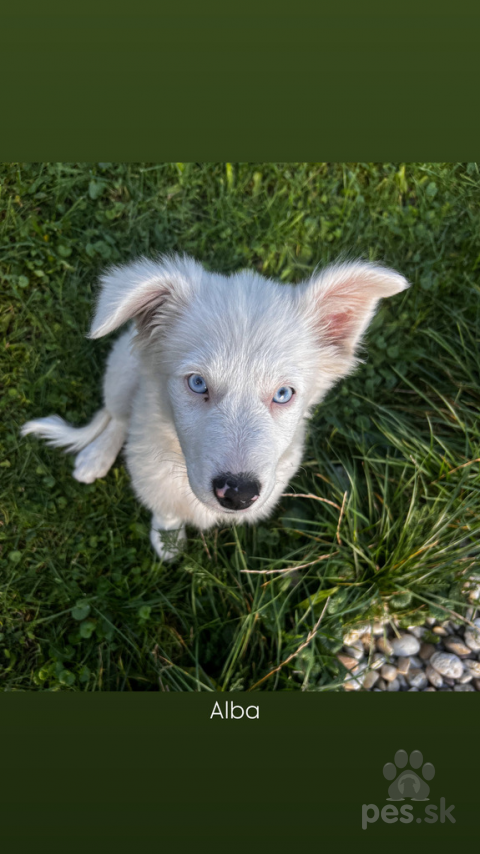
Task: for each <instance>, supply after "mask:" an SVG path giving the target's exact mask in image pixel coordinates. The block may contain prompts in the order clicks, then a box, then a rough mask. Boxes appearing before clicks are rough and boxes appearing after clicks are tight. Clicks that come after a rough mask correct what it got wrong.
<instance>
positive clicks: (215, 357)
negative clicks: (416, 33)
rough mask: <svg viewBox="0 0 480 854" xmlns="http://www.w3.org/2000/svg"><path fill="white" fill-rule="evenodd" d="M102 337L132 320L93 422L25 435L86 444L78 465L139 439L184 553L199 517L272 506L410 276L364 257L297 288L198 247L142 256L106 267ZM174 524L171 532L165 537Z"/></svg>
mask: <svg viewBox="0 0 480 854" xmlns="http://www.w3.org/2000/svg"><path fill="white" fill-rule="evenodd" d="M101 285H102V288H101V292H100V297H99V301H98V305H97V310H96V313H95V316H94V319H93V323H92V328H91V331H90V335H89V337H90V338H101V337H102V336H103V335H107V334H108V333H109V332H113V331H114V330H115V329H117V328H118V327H120V326H122V325H123V324H124V323H126V322H127V321H129V320H131V319H132V318H133V319H134V320H135V322H134V324H132V325H131V326H130V328H129V329H128V330H127V331H126V332H125V333H124V334H123V335H122V336H121V337H120V338H119V339H118V340H117V341H116V342H115V344H114V346H113V349H112V351H111V353H110V356H109V359H108V364H107V369H106V373H105V379H104V407H103V409H101V410H100V411H99V412H98V413H97V414H96V415H95V417H94V418H93V420H92V421H91V423H90V424H89V425H88V426H86V427H82V428H80V429H75V428H74V427H71V426H70V425H68V424H67V423H66V422H65V421H63V420H62V419H61V418H59V417H58V416H57V415H51V416H50V417H48V418H41V419H38V420H36V421H29V422H28V423H27V424H25V425H24V427H23V429H22V433H23V434H26V433H37V434H38V435H39V436H42V437H43V438H45V439H47V440H48V441H49V442H50V444H52V445H56V446H61V447H65V448H66V450H67V451H74V452H80V453H78V455H77V457H76V462H75V471H74V473H73V474H74V477H75V478H76V479H77V480H79V481H82V482H83V483H92V482H93V481H94V480H95V479H96V478H99V477H104V476H105V475H106V474H107V472H108V470H109V468H110V467H111V466H112V464H113V462H114V460H115V458H116V456H117V454H118V453H119V451H120V449H121V448H122V446H123V445H124V444H125V443H126V459H127V466H128V470H129V472H130V475H131V478H132V482H133V486H134V489H135V491H136V493H137V495H138V498H139V499H140V501H141V502H143V504H144V505H146V506H147V507H148V508H149V509H150V510H151V511H152V513H153V517H152V531H151V535H150V536H151V540H152V544H153V546H154V548H155V550H156V551H157V553H158V555H159V556H160V557H161V558H163V559H164V560H168V559H171V558H172V557H174V556H175V554H176V553H177V549H178V544H176V543H175V542H172V535H170V536H168V535H167V536H165V534H166V532H172V533H173V532H175V534H174V537H173V540H175V538H177V539H178V538H179V537H180V538H183V537H184V536H185V524H186V523H187V524H191V525H195V526H196V527H197V528H199V529H200V530H206V529H207V528H210V527H212V526H213V525H216V524H219V523H221V524H225V523H231V522H234V523H240V522H255V521H256V520H257V519H262V518H264V517H266V516H268V515H269V514H270V513H271V512H272V510H273V508H274V507H275V504H276V502H277V501H278V499H279V497H280V495H281V493H282V492H283V490H284V488H285V486H286V484H287V482H288V481H289V480H290V478H291V477H292V475H294V474H295V472H296V471H297V468H298V466H299V464H300V461H301V457H302V450H303V441H304V433H305V424H306V418H308V416H309V415H310V414H311V411H312V408H313V407H314V406H315V405H316V404H317V403H319V401H320V400H322V398H323V397H324V396H325V394H326V392H327V391H328V390H329V389H330V388H331V387H332V386H333V385H334V383H335V382H336V381H337V380H338V379H339V378H340V377H344V376H345V375H346V374H348V373H349V372H350V371H351V370H352V368H353V367H354V366H355V364H356V362H357V359H356V357H355V353H356V349H357V347H358V344H359V343H360V340H361V336H362V334H363V333H364V332H365V330H366V328H367V326H368V323H369V322H370V320H371V318H372V317H373V314H374V312H375V309H376V307H377V304H378V301H379V300H380V299H381V298H382V297H389V296H392V295H393V294H396V293H398V292H399V291H403V290H404V289H405V288H406V287H408V283H407V282H406V280H405V279H404V278H403V277H402V276H401V275H400V274H399V273H396V272H395V271H393V270H389V269H386V268H384V267H380V266H378V265H376V264H371V263H363V262H354V263H344V264H337V265H334V266H331V267H328V268H327V269H325V270H324V271H323V272H321V273H315V274H314V275H313V277H312V278H311V279H310V281H308V282H304V283H302V284H300V285H297V286H296V287H294V286H291V285H280V284H277V283H275V282H272V281H270V280H268V279H265V278H263V277H262V276H260V275H258V274H257V273H252V272H247V271H244V272H241V273H236V274H234V275H232V276H223V275H219V274H217V273H210V272H208V271H207V270H205V269H204V268H203V267H202V266H201V265H200V264H199V263H197V262H196V261H193V260H192V259H190V258H187V257H179V256H175V257H163V258H160V259H159V260H158V261H155V262H154V261H150V260H146V259H141V260H139V261H136V262H134V263H132V264H129V265H128V266H125V267H114V268H113V269H111V270H109V271H108V272H107V273H106V274H105V275H104V276H103V277H102V279H101ZM162 534H163V536H162Z"/></svg>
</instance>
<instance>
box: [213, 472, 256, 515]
mask: <svg viewBox="0 0 480 854" xmlns="http://www.w3.org/2000/svg"><path fill="white" fill-rule="evenodd" d="M212 487H213V494H214V495H215V498H216V499H217V501H218V503H219V504H221V506H222V507H225V509H226V510H235V511H236V510H247V509H248V508H249V507H251V506H252V504H253V503H254V502H255V501H256V500H257V498H258V497H259V495H260V489H261V486H260V483H259V482H258V480H257V479H256V478H255V477H253V476H252V475H250V474H244V473H241V474H231V472H225V473H222V474H219V475H218V477H215V478H214V479H213V480H212Z"/></svg>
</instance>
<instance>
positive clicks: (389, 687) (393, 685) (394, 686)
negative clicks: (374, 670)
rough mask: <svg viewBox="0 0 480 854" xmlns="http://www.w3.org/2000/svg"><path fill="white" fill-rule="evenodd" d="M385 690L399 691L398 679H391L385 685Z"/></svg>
mask: <svg viewBox="0 0 480 854" xmlns="http://www.w3.org/2000/svg"><path fill="white" fill-rule="evenodd" d="M387 691H400V682H399V681H398V679H393V680H392V681H391V682H389V683H388V685H387Z"/></svg>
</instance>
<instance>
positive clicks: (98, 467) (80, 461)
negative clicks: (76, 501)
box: [73, 418, 127, 483]
mask: <svg viewBox="0 0 480 854" xmlns="http://www.w3.org/2000/svg"><path fill="white" fill-rule="evenodd" d="M126 434H127V424H126V422H125V421H117V419H116V418H112V420H111V421H110V422H109V423H108V426H107V427H106V428H105V430H104V431H103V433H100V436H97V438H96V439H94V440H93V442H90V444H89V445H87V447H86V448H84V449H83V451H80V453H79V454H77V456H76V457H75V468H74V470H73V476H74V478H75V480H78V481H80V483H93V481H94V480H97V478H99V477H105V475H106V474H107V472H108V471H109V470H110V469H111V467H112V466H113V464H114V462H115V460H116V458H117V455H118V453H119V451H120V450H121V448H122V445H123V443H124V442H125V437H126Z"/></svg>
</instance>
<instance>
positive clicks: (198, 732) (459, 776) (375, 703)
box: [0, 693, 480, 854]
mask: <svg viewBox="0 0 480 854" xmlns="http://www.w3.org/2000/svg"><path fill="white" fill-rule="evenodd" d="M216 700H218V701H219V703H220V704H221V707H222V709H223V708H224V705H225V703H227V702H228V703H230V702H231V701H232V700H233V702H234V703H235V704H236V705H237V706H239V705H242V706H244V707H246V706H247V705H248V704H255V705H257V704H258V706H259V715H260V716H259V719H258V720H249V721H247V720H245V719H244V718H243V719H242V720H237V721H232V720H226V719H225V720H223V719H221V718H219V717H216V718H215V719H211V718H210V715H211V711H212V710H213V707H214V702H215V701H216ZM237 714H239V712H237ZM0 717H1V720H2V736H3V737H2V774H1V777H0V823H1V836H2V843H3V848H4V850H5V851H8V852H9V854H10V852H11V854H16V852H17V851H24V850H29V851H32V850H38V849H40V850H43V849H44V848H47V847H48V850H49V851H56V850H58V851H60V850H62V851H65V850H70V849H71V848H72V847H73V848H74V849H75V850H76V849H77V848H78V849H80V848H82V850H85V846H86V845H88V850H91V851H94V852H96V851H99V852H100V851H104V850H105V845H106V844H107V845H108V846H110V847H111V846H113V845H115V847H116V849H117V848H118V846H119V845H120V848H121V850H130V851H132V850H135V851H144V850H147V847H146V846H147V844H151V843H154V844H162V843H163V844H164V845H166V846H168V848H167V849H166V850H175V851H177V850H182V851H183V850H192V846H195V847H196V846H199V845H201V847H202V848H204V847H206V849H207V850H210V851H214V852H215V851H237V850H247V849H248V850H249V851H259V852H262V854H263V852H265V851H270V850H274V851H281V852H283V851H285V852H287V851H288V852H291V851H292V850H305V849H306V847H307V846H308V848H309V849H310V847H312V846H313V847H312V850H314V851H316V850H320V849H322V848H324V847H325V846H326V845H329V846H335V847H338V848H339V849H340V850H345V849H346V848H347V846H348V850H352V851H353V850H357V849H356V847H355V848H354V847H353V846H357V845H358V844H360V845H362V844H365V846H366V847H367V846H368V848H369V849H370V850H377V849H378V850H380V849H381V850H382V851H384V850H389V851H390V850H392V851H405V847H406V846H408V850H413V851H417V850H418V851H422V850H425V846H426V845H431V846H432V849H433V850H435V851H436V852H437V851H444V850H448V851H451V850H452V847H455V846H456V847H457V848H458V849H463V850H465V847H464V846H465V845H468V844H471V845H472V846H473V845H474V844H475V842H477V843H478V767H479V758H480V756H479V754H480V745H479V741H478V699H477V696H476V695H467V694H465V695H462V696H457V695H456V694H455V695H454V696H452V697H447V696H446V694H442V695H441V696H440V695H439V696H438V697H435V698H433V699H432V697H431V694H429V695H428V697H423V696H422V695H421V694H420V695H419V696H418V697H417V695H414V696H413V697H410V696H409V695H408V694H400V695H398V694H397V695H389V694H384V695H376V696H374V695H368V694H360V695H352V694H337V695H333V694H330V695H328V694H321V695H312V694H308V695H299V694H282V695H272V694H255V693H249V694H240V693H238V694H225V695H222V694H215V695H194V696H192V695H186V694H171V695H160V694H142V695H132V694H130V695H125V694H124V695H121V696H120V695H115V694H104V695H100V694H97V695H69V694H57V695H53V694H50V695H46V694H43V695H40V694H36V695H33V694H29V695H25V694H24V695H18V694H16V695H15V694H3V695H1V696H0ZM400 748H403V749H405V750H407V751H408V752H410V751H412V750H414V749H418V750H421V751H422V753H423V756H424V760H426V761H430V762H432V763H433V764H434V766H435V769H436V774H435V778H434V780H433V781H431V783H430V786H431V792H430V795H431V800H430V803H431V804H438V805H439V803H440V798H441V797H444V798H445V801H446V806H447V807H448V806H450V805H451V804H453V805H454V811H453V812H452V815H453V816H454V817H455V818H456V823H455V824H452V823H450V822H449V821H448V820H447V821H445V823H443V824H441V823H440V822H437V823H436V824H431V825H426V824H425V823H423V824H416V823H411V824H402V825H401V824H400V823H398V822H397V823H396V824H395V825H389V824H385V823H383V822H382V821H380V820H379V821H378V822H377V823H375V824H371V825H370V826H369V827H368V828H367V830H362V827H361V810H362V805H363V804H371V803H374V804H376V805H378V806H379V807H380V809H381V808H382V807H383V806H385V805H386V804H387V803H388V802H387V801H386V798H387V796H388V792H387V789H388V785H389V784H388V783H387V782H386V781H385V780H384V778H383V775H382V769H383V766H384V764H385V763H386V762H389V761H392V759H393V757H394V754H395V752H396V751H397V750H398V749H400ZM397 806H400V805H397ZM423 808H424V805H423V804H420V805H415V807H414V812H415V813H416V814H417V815H418V812H417V810H420V811H422V812H423ZM122 846H123V848H122Z"/></svg>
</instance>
